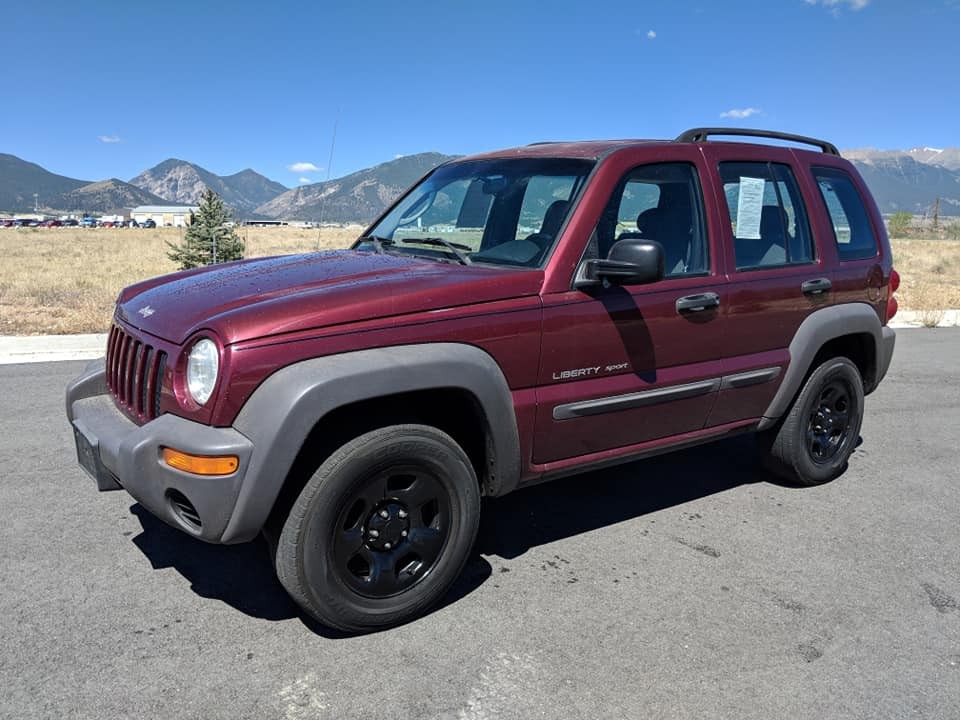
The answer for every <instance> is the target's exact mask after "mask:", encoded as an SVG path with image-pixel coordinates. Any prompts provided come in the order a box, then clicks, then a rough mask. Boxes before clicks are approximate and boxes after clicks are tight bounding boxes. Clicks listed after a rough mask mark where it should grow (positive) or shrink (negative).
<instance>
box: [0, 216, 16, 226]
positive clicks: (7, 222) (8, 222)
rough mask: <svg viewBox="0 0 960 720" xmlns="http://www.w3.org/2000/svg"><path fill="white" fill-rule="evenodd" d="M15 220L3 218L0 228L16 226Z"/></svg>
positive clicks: (0, 221)
mask: <svg viewBox="0 0 960 720" xmlns="http://www.w3.org/2000/svg"><path fill="white" fill-rule="evenodd" d="M16 222H17V221H16V220H14V219H13V218H4V219H3V220H0V227H13V226H14V225H15V224H16Z"/></svg>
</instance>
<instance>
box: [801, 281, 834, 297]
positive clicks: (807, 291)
mask: <svg viewBox="0 0 960 720" xmlns="http://www.w3.org/2000/svg"><path fill="white" fill-rule="evenodd" d="M832 287H833V283H831V282H830V280H828V279H827V278H817V279H815V280H807V281H805V282H804V283H803V285H801V286H800V289H801V290H802V291H803V294H804V295H820V294H821V293H825V292H826V291H827V290H829V289H830V288H832Z"/></svg>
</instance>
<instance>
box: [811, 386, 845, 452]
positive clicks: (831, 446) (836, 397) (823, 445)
mask: <svg viewBox="0 0 960 720" xmlns="http://www.w3.org/2000/svg"><path fill="white" fill-rule="evenodd" d="M855 412H856V408H855V407H854V400H853V393H852V392H851V390H850V387H849V385H847V383H845V382H843V381H842V380H832V381H830V382H829V383H827V384H826V385H824V386H823V388H822V389H821V390H820V395H819V396H818V398H817V400H816V401H815V402H814V405H813V408H812V409H811V411H810V420H809V422H808V423H807V452H809V453H810V458H811V459H812V460H813V461H814V462H815V463H818V464H824V463H829V462H831V461H832V460H833V459H834V458H836V457H837V456H838V455H839V454H840V453H841V452H842V451H843V450H845V449H846V447H847V445H848V444H849V442H850V427H851V424H852V420H853V418H854V413H855Z"/></svg>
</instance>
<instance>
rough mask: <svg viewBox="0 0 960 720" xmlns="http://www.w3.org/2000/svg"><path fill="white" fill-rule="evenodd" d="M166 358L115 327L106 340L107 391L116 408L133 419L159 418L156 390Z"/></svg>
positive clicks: (158, 402)
mask: <svg viewBox="0 0 960 720" xmlns="http://www.w3.org/2000/svg"><path fill="white" fill-rule="evenodd" d="M166 364H167V354H166V353H165V352H163V351H162V350H156V349H155V348H154V347H153V346H152V345H148V344H146V343H144V342H141V341H140V340H138V339H137V338H135V337H133V336H132V335H130V334H129V333H127V332H126V331H125V330H124V329H123V328H121V327H120V326H119V325H114V326H113V327H111V328H110V335H109V336H108V337H107V387H108V388H109V389H110V393H111V394H112V395H113V397H114V399H115V400H116V401H117V404H118V405H120V407H121V408H123V409H124V410H126V411H127V413H128V414H129V415H131V416H133V417H134V418H137V419H139V420H142V421H147V420H153V418H155V417H157V415H159V414H160V390H161V388H162V386H163V371H164V368H165V367H166Z"/></svg>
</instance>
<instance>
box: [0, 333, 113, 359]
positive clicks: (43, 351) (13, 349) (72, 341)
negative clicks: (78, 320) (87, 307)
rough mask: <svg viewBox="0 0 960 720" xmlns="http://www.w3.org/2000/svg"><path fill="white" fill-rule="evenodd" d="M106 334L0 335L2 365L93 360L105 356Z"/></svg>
mask: <svg viewBox="0 0 960 720" xmlns="http://www.w3.org/2000/svg"><path fill="white" fill-rule="evenodd" d="M106 347H107V334H106V333H96V334H91V335H0V365H17V364H20V363H38V362H58V361H63V360H93V359H94V358H98V357H103V356H104V354H105V352H106Z"/></svg>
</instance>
